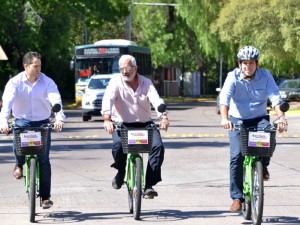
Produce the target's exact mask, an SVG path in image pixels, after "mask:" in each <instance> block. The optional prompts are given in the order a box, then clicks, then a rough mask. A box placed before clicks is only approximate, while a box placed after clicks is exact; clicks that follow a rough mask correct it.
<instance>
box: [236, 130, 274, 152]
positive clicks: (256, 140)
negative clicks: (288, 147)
mask: <svg viewBox="0 0 300 225" xmlns="http://www.w3.org/2000/svg"><path fill="white" fill-rule="evenodd" d="M275 136H276V131H275V130H271V131H252V130H246V129H242V130H241V132H240V139H241V148H242V155H243V156H257V157H271V156H272V155H273V152H274V150H275V146H276V140H275Z"/></svg>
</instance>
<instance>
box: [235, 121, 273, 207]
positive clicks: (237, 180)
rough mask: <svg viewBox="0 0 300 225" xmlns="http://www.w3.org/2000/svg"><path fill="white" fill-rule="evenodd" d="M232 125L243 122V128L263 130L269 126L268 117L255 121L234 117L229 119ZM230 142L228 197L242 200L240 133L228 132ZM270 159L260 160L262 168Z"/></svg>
mask: <svg viewBox="0 0 300 225" xmlns="http://www.w3.org/2000/svg"><path fill="white" fill-rule="evenodd" d="M229 119H230V121H231V122H232V123H233V124H236V123H237V122H238V121H243V126H244V127H257V128H264V127H266V126H267V125H268V124H270V117H269V116H263V117H259V118H255V119H249V120H241V119H237V118H234V117H230V118H229ZM229 142H230V197H231V198H232V199H240V200H241V201H242V202H243V201H244V199H243V162H244V157H243V156H242V153H241V141H240V131H238V130H237V131H230V132H229ZM269 163H270V157H264V158H262V164H263V166H268V165H269Z"/></svg>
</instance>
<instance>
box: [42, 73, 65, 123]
mask: <svg viewBox="0 0 300 225" xmlns="http://www.w3.org/2000/svg"><path fill="white" fill-rule="evenodd" d="M47 90H48V91H47V92H48V98H49V101H50V103H51V106H54V105H55V104H60V106H61V110H60V111H59V112H57V113H56V114H55V119H56V121H64V120H65V119H66V116H65V114H64V111H63V107H62V100H61V95H60V93H59V91H58V88H57V85H56V84H55V83H54V81H53V80H51V79H49V85H48V87H47Z"/></svg>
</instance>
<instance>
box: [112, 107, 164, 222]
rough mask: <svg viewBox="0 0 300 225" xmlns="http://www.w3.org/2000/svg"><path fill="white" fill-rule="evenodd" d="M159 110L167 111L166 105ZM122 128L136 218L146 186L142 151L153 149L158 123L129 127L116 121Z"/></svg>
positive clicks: (128, 184)
mask: <svg viewBox="0 0 300 225" xmlns="http://www.w3.org/2000/svg"><path fill="white" fill-rule="evenodd" d="M158 111H159V112H160V113H163V112H165V111H166V105H164V104H162V105H160V106H159V107H158ZM115 127H116V129H118V130H120V133H121V140H122V147H123V152H124V153H125V154H127V164H126V173H125V183H126V186H127V190H128V205H129V212H130V213H132V214H133V217H134V219H135V220H139V219H140V215H141V205H142V195H143V192H142V190H143V189H144V187H145V176H144V162H143V155H142V153H150V152H151V150H152V140H153V132H154V130H156V129H158V125H157V124H155V123H151V124H149V125H148V126H146V127H144V128H132V127H130V128H128V127H126V126H125V125H124V124H123V123H115Z"/></svg>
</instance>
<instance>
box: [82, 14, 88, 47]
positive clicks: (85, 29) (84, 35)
mask: <svg viewBox="0 0 300 225" xmlns="http://www.w3.org/2000/svg"><path fill="white" fill-rule="evenodd" d="M83 26H84V33H83V41H84V44H85V45H87V43H88V42H87V38H88V37H87V35H88V34H87V28H86V17H85V16H84V24H83Z"/></svg>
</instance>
